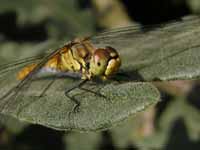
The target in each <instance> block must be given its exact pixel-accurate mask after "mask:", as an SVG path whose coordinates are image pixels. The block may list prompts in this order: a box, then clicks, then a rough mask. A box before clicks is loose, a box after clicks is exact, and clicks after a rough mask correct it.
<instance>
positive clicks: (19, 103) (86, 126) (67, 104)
mask: <svg viewBox="0 0 200 150" xmlns="http://www.w3.org/2000/svg"><path fill="white" fill-rule="evenodd" d="M38 83H39V84H38ZM66 83H67V79H59V81H57V82H56V84H54V85H53V86H51V88H50V89H48V90H47V91H46V93H45V95H43V96H41V97H39V96H38V95H40V94H41V89H40V88H41V84H42V83H41V81H39V82H35V83H32V85H31V86H33V85H34V87H35V88H33V87H29V88H30V89H31V90H27V91H26V93H25V94H23V95H20V96H19V98H17V99H16V100H15V101H14V102H12V101H10V102H9V104H8V105H7V106H5V107H4V109H3V110H2V113H4V114H9V115H11V116H13V117H16V118H18V119H20V120H24V121H28V122H31V123H35V124H41V125H45V126H48V127H51V128H55V129H58V130H70V129H73V130H82V131H88V130H99V129H106V128H109V127H111V126H112V125H114V124H116V123H118V122H119V121H122V120H124V119H125V118H127V117H128V116H130V115H133V114H136V113H137V112H139V111H141V110H143V109H144V108H146V107H147V106H149V105H150V104H153V103H156V102H157V101H158V100H159V99H160V95H159V92H158V91H157V89H156V88H155V87H154V86H152V85H151V84H148V83H124V84H116V85H115V84H108V85H104V86H102V85H99V87H98V89H99V92H100V93H101V94H102V95H104V96H105V98H104V97H100V96H99V95H96V94H93V93H90V92H85V91H84V93H83V91H81V90H74V91H72V92H71V94H70V95H75V98H76V99H77V100H78V101H80V106H79V109H78V110H79V111H78V112H74V107H75V106H76V104H75V103H74V101H72V100H71V99H69V98H67V97H66V96H65V95H64V90H65V89H66V85H67V84H66ZM68 83H69V82H68ZM86 86H87V87H86V88H88V89H90V87H88V86H89V85H86ZM96 86H98V85H96ZM93 88H94V87H93ZM5 89H6V85H5V87H4V90H5ZM3 92H4V91H0V93H3ZM144 93H145V94H144ZM30 95H31V96H30ZM21 96H23V97H21Z"/></svg>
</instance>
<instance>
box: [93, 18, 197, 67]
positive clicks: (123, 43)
mask: <svg viewBox="0 0 200 150" xmlns="http://www.w3.org/2000/svg"><path fill="white" fill-rule="evenodd" d="M199 24H200V18H199V17H191V18H186V19H183V20H182V21H175V22H171V23H169V24H161V25H160V27H158V28H155V29H153V30H148V29H149V27H147V30H146V27H145V26H144V27H143V28H141V29H143V30H140V31H139V28H136V27H135V26H130V27H125V28H121V29H119V30H118V29H115V30H113V31H112V30H110V31H109V32H108V31H107V32H105V33H102V34H99V35H97V36H95V37H93V38H92V41H93V42H94V43H95V44H96V45H97V46H98V47H105V46H112V47H113V48H115V49H116V50H117V51H118V52H119V53H120V55H121V58H122V67H121V68H122V69H123V70H130V71H132V70H137V71H138V70H141V69H144V68H146V67H149V66H151V65H152V64H159V63H160V62H161V61H163V60H165V59H168V58H169V57H172V56H175V55H177V54H180V53H184V52H186V51H187V50H190V49H192V48H196V47H199V46H200V44H199V39H200V26H199ZM156 27H157V26H156ZM150 29H152V27H151V28H150ZM158 56H159V57H158ZM133 60H134V61H133ZM130 61H131V64H130Z"/></svg>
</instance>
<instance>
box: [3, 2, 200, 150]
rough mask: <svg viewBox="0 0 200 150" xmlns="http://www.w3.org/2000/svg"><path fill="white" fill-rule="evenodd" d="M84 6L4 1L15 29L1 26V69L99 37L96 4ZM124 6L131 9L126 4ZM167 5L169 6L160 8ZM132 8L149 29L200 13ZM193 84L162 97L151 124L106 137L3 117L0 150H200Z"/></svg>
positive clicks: (136, 122) (155, 6) (140, 119)
mask: <svg viewBox="0 0 200 150" xmlns="http://www.w3.org/2000/svg"><path fill="white" fill-rule="evenodd" d="M80 1H81V2H82V4H89V3H88V1H86V0H79V1H78V0H76V1H75V0H57V1H53V0H50V1H46V0H29V1H25V0H23V1H22V0H13V1H6V0H0V4H1V5H0V13H1V14H2V15H1V16H0V18H2V17H3V16H5V15H6V14H9V13H10V12H12V13H11V14H12V15H11V16H12V17H11V23H10V24H9V21H7V20H6V19H5V20H3V22H1V21H0V28H1V29H0V44H1V45H0V56H1V61H0V63H1V64H4V63H6V62H7V61H10V60H14V59H19V58H24V57H27V56H33V55H38V54H42V53H43V52H44V50H46V49H48V48H50V47H51V48H52V45H54V47H56V46H55V45H59V44H58V43H57V42H55V41H57V40H59V41H60V39H62V40H65V41H67V40H68V39H70V38H71V37H73V36H74V35H83V34H86V35H87V34H88V33H94V32H95V30H96V28H98V27H99V26H95V25H96V24H97V23H96V20H98V15H96V13H95V11H94V8H93V6H92V5H91V4H90V5H87V7H86V8H85V7H84V8H81V7H79V5H78V4H79V3H78V2H80ZM121 2H124V3H125V4H127V1H126V0H121ZM163 2H164V4H168V5H163V4H161V3H163ZM131 3H132V4H130V2H129V3H128V4H129V5H126V8H127V12H128V13H129V16H131V17H133V19H136V20H138V21H141V22H142V23H145V24H147V23H150V24H152V23H157V22H161V21H166V20H169V19H172V18H176V17H177V16H178V17H179V16H180V14H181V15H183V14H184V15H185V14H186V13H185V12H187V13H188V12H189V13H191V12H195V13H199V12H200V2H199V0H165V1H163V0H156V1H155V0H154V1H148V2H147V1H145V0H143V1H142V0H136V1H134V2H131ZM134 3H135V4H134ZM138 6H140V7H138ZM166 6H167V7H166ZM183 6H184V7H183ZM90 7H91V8H90ZM130 8H131V9H132V10H131V9H130ZM164 8H165V9H164ZM171 8H174V9H171ZM177 8H184V9H185V8H187V11H184V13H182V12H179V11H180V10H182V9H177ZM172 10H173V11H172ZM174 10H179V11H174ZM127 12H126V13H127ZM141 12H142V13H141ZM135 14H137V16H136V15H135ZM177 14H178V15H177ZM170 15H171V16H170ZM9 17H10V15H8V17H6V18H7V19H9ZM12 18H13V19H12ZM141 18H142V19H141ZM144 18H146V20H145V19H144ZM144 20H145V21H144ZM7 23H8V24H9V25H7ZM9 27H10V28H9ZM7 29H8V30H7ZM33 29H36V30H33ZM32 31H33V32H32ZM38 32H39V33H38ZM38 36H41V37H42V38H39V37H38ZM29 37H31V38H29ZM37 37H38V38H37ZM38 39H39V40H38ZM44 41H45V42H44ZM36 42H37V43H36ZM39 42H40V43H39ZM55 43H56V44H55ZM60 43H61V42H60ZM60 45H62V43H61V44H60ZM146 75H147V76H149V74H146ZM191 84H192V85H191V87H193V88H191V89H190V91H189V92H187V93H184V94H183V95H181V96H175V95H169V93H167V92H166V91H168V90H166V91H162V101H161V102H160V103H159V104H158V105H157V106H156V107H155V108H149V109H153V111H154V112H155V116H154V118H153V119H152V120H150V121H149V122H148V123H146V119H145V117H144V116H145V114H143V113H140V114H139V115H137V116H135V117H132V118H129V119H128V120H127V121H125V122H122V123H121V124H120V125H118V126H117V127H114V128H112V129H110V130H107V131H101V132H95V133H94V132H91V133H77V132H58V131H54V130H52V129H49V128H46V127H42V126H37V125H28V124H27V123H22V122H18V121H17V120H15V119H13V118H10V117H7V116H1V119H0V122H1V123H0V149H2V150H13V149H17V150H18V149H19V150H22V149H24V150H36V149H37V150H40V149H41V150H47V149H48V150H51V149H52V150H54V149H58V150H65V149H70V150H76V149H87V150H89V149H114V150H115V149H121V148H127V149H166V150H173V149H183V150H186V149H191V148H192V149H199V148H200V137H199V136H200V127H199V123H200V118H199V116H200V107H199V106H200V102H199V97H200V95H199V93H200V90H199V83H198V81H197V82H196V83H195V82H193V83H191ZM172 86H173V83H172ZM172 86H169V87H166V89H167V88H171V87H172ZM179 88H180V89H181V88H182V87H181V86H180V87H179ZM150 112H151V113H152V111H150ZM152 115H153V114H152ZM144 123H145V125H146V124H147V125H148V124H150V125H153V131H152V132H151V134H146V132H144V131H145V130H146V128H147V127H146V126H145V125H144Z"/></svg>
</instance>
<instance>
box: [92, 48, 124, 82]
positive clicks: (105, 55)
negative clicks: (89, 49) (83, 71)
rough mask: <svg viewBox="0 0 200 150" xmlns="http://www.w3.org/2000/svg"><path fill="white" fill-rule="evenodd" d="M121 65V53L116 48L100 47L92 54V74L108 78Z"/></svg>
mask: <svg viewBox="0 0 200 150" xmlns="http://www.w3.org/2000/svg"><path fill="white" fill-rule="evenodd" d="M120 65H121V60H120V57H119V54H118V52H117V51H116V50H115V49H114V48H112V47H106V48H99V49H96V50H95V52H94V53H93V55H92V58H91V60H90V69H89V72H90V73H91V74H92V76H100V77H101V78H103V79H107V78H109V77H110V76H111V75H113V74H114V73H116V72H117V71H118V69H119V67H120Z"/></svg>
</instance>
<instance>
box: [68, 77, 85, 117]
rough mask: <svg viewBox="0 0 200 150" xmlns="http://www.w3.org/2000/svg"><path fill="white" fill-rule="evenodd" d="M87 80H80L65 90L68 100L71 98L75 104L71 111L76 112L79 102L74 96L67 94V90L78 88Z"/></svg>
mask: <svg viewBox="0 0 200 150" xmlns="http://www.w3.org/2000/svg"><path fill="white" fill-rule="evenodd" d="M87 81H88V80H82V81H81V82H80V83H78V85H77V84H76V85H74V86H73V87H71V88H70V89H67V90H66V91H65V96H66V97H68V98H69V99H70V100H72V101H73V102H74V103H75V106H74V108H73V112H74V113H77V112H79V107H80V102H79V101H78V100H77V99H76V98H75V97H74V96H69V92H71V91H72V90H74V89H76V88H80V87H81V86H83V85H84V84H85V83H86V82H87Z"/></svg>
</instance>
